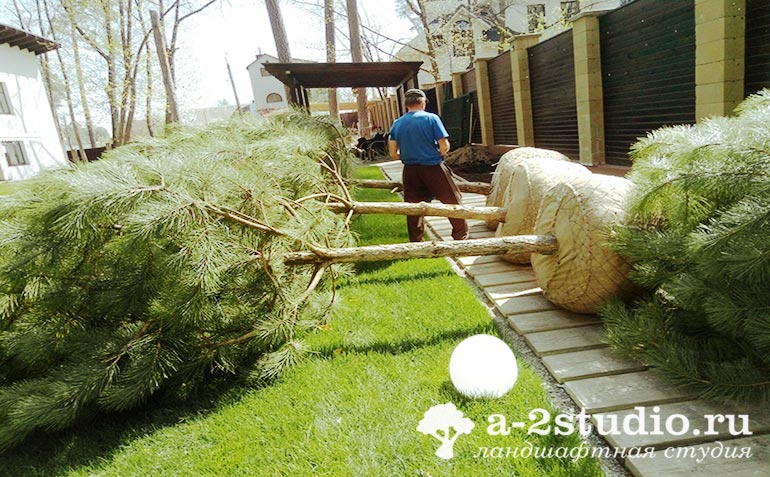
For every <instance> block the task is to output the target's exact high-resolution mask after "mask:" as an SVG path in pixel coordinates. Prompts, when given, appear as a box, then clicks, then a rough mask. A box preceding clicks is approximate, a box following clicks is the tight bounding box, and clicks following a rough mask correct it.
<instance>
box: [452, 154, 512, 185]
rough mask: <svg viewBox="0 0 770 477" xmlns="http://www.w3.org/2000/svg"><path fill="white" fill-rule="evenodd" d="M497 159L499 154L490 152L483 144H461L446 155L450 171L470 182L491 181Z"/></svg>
mask: <svg viewBox="0 0 770 477" xmlns="http://www.w3.org/2000/svg"><path fill="white" fill-rule="evenodd" d="M499 160H500V156H499V155H496V154H492V153H491V152H489V150H487V148H486V147H484V146H463V147H461V148H459V149H457V150H454V151H451V152H450V153H449V154H448V155H447V157H446V163H447V165H448V166H449V167H450V168H451V169H452V172H454V173H455V174H457V175H458V176H460V177H462V178H463V179H465V180H468V181H471V182H492V173H493V172H494V171H495V167H496V166H497V162H498V161H499Z"/></svg>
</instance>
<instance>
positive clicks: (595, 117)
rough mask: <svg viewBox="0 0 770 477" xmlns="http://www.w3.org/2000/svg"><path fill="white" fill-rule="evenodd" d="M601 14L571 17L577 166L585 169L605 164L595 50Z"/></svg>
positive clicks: (599, 66) (599, 63) (598, 61)
mask: <svg viewBox="0 0 770 477" xmlns="http://www.w3.org/2000/svg"><path fill="white" fill-rule="evenodd" d="M602 13H604V12H586V13H582V14H579V15H577V16H575V17H573V18H572V44H573V54H574V57H575V102H576V103H577V120H578V136H579V138H580V163H581V164H585V165H588V166H597V165H600V164H604V163H605V160H604V99H603V96H602V57H601V52H600V49H599V41H600V36H601V35H600V30H599V17H598V15H600V14H602Z"/></svg>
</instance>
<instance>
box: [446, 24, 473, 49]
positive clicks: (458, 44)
mask: <svg viewBox="0 0 770 477" xmlns="http://www.w3.org/2000/svg"><path fill="white" fill-rule="evenodd" d="M452 46H453V47H454V48H453V49H454V53H453V55H454V56H473V55H474V53H475V50H476V49H475V46H476V45H474V44H473V30H472V29H471V22H469V21H468V20H460V21H457V22H455V24H454V28H453V29H452Z"/></svg>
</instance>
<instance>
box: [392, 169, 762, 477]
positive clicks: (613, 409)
mask: <svg viewBox="0 0 770 477" xmlns="http://www.w3.org/2000/svg"><path fill="white" fill-rule="evenodd" d="M380 167H381V169H382V170H383V172H384V173H385V175H386V176H388V177H389V178H390V179H392V180H400V179H401V170H402V165H401V163H400V162H398V161H394V162H387V163H382V164H380ZM485 201H486V197H485V196H483V195H479V194H463V203H464V204H465V205H479V206H483V205H484V204H485ZM425 220H426V224H427V226H428V227H427V228H428V229H429V230H430V231H431V232H432V233H433V235H434V236H435V237H436V238H437V239H441V240H451V226H450V225H449V221H448V220H447V219H446V218H444V217H426V219H425ZM468 225H469V229H470V234H471V238H485V237H492V236H494V233H493V232H492V231H490V230H488V229H487V227H486V225H485V224H484V223H483V222H482V221H479V220H470V221H469V223H468ZM455 261H456V263H457V264H458V266H459V267H460V268H462V269H463V270H464V271H465V273H466V275H467V276H468V277H469V278H470V279H472V280H473V281H474V282H475V283H476V284H477V285H478V286H479V287H480V289H481V290H483V292H484V294H485V295H486V296H487V297H488V298H489V300H490V301H491V302H492V303H493V304H494V306H495V307H496V309H497V311H498V312H499V313H500V314H501V315H503V316H504V317H505V319H506V320H507V322H508V323H509V324H510V326H511V327H512V328H513V329H514V330H515V331H516V332H517V333H518V334H520V335H521V336H523V337H524V339H525V340H526V342H527V344H528V345H529V346H530V348H531V349H532V350H533V351H534V352H535V353H536V354H537V356H539V357H540V358H541V359H542V361H543V364H544V365H545V367H546V369H547V370H548V372H549V373H550V374H551V375H552V376H553V378H554V379H555V380H556V381H557V382H558V383H559V384H560V385H562V386H563V388H564V390H565V391H566V392H567V393H568V394H569V396H570V397H571V398H572V400H573V401H574V402H575V405H576V406H577V407H578V408H584V409H585V411H586V413H587V414H589V415H591V416H592V418H591V419H592V421H593V423H594V424H598V423H604V425H605V426H609V424H610V423H612V422H613V421H612V420H613V419H616V420H617V422H618V423H622V422H623V421H624V419H625V418H627V417H628V416H631V417H628V420H627V422H629V423H631V424H634V425H633V426H632V427H631V429H630V430H631V431H632V432H631V433H627V434H623V433H617V434H616V433H612V434H605V433H602V434H605V435H604V438H605V439H606V440H607V442H608V443H609V444H610V445H611V446H612V447H613V449H623V448H626V449H631V448H634V447H641V448H645V449H646V448H654V449H655V452H654V453H653V454H652V456H649V455H648V456H639V455H638V453H637V454H636V455H634V454H633V453H630V455H632V456H631V457H626V458H625V459H621V462H622V463H623V464H624V465H625V467H626V468H627V469H628V470H629V471H630V472H632V473H633V475H635V476H643V477H669V476H671V477H678V476H688V477H691V476H708V477H715V476H718V475H720V474H721V475H724V476H729V477H736V476H740V477H743V476H757V477H759V476H762V477H765V476H770V435H763V434H768V433H770V412H768V410H767V409H761V408H757V407H754V408H752V407H746V406H738V405H736V406H733V407H732V408H728V407H727V406H724V405H715V404H713V403H710V402H707V401H703V400H698V399H696V398H695V395H694V394H693V393H691V392H689V391H688V390H686V389H682V388H680V387H675V386H673V385H671V384H670V383H668V382H666V381H664V380H663V379H661V378H660V377H659V376H658V375H657V374H656V373H655V372H654V371H652V370H648V369H646V368H645V367H644V366H643V365H641V364H639V363H637V362H634V361H632V360H628V359H625V358H623V357H621V356H619V355H618V354H616V353H615V352H614V351H613V350H612V349H610V348H609V347H608V346H607V345H606V344H605V343H604V342H603V341H602V324H601V321H600V320H599V318H598V317H597V316H595V315H579V314H575V313H571V312H567V311H564V310H561V309H558V308H557V307H556V306H554V305H553V304H551V303H550V302H549V301H548V300H546V299H545V298H544V297H543V294H542V292H541V290H540V288H538V286H537V282H536V280H535V275H534V273H533V271H532V268H531V267H529V266H521V265H513V264H510V263H508V262H505V261H503V260H501V259H500V258H499V257H497V256H485V257H461V258H457V259H455ZM731 414H732V415H735V416H736V418H735V423H734V426H733V428H734V429H735V430H736V431H741V430H742V429H743V421H742V420H741V419H740V418H739V417H738V416H739V415H741V414H747V415H748V419H749V424H748V428H749V430H750V432H753V435H746V434H745V433H741V435H739V436H733V435H732V434H731V433H730V430H731V429H730V427H729V424H730V423H729V421H726V422H721V423H720V422H718V417H717V418H710V419H711V421H712V422H711V425H709V422H708V419H709V418H707V417H706V416H716V415H731ZM636 416H640V417H641V419H636ZM667 422H668V423H669V424H670V426H669V427H670V429H671V430H672V431H674V432H673V433H672V432H665V431H666V427H667V426H666V423H667ZM683 422H688V423H689V429H688V430H686V431H685V432H682V431H683V429H682V423H683ZM658 423H659V424H658ZM639 424H643V425H644V429H645V430H646V433H645V432H637V430H638V429H640V428H639V427H638V425H639ZM656 426H657V427H656ZM606 428H607V427H605V429H606ZM657 429H660V431H661V432H658V431H657ZM745 449H751V451H750V452H751V456H750V457H747V456H746V455H745V454H744V455H743V457H737V456H738V455H741V452H744V451H745Z"/></svg>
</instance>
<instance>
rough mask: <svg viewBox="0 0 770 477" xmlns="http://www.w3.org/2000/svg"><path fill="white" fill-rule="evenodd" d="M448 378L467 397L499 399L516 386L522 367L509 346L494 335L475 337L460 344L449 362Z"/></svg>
mask: <svg viewBox="0 0 770 477" xmlns="http://www.w3.org/2000/svg"><path fill="white" fill-rule="evenodd" d="M449 377H450V378H451V379H452V384H454V386H455V388H456V389H457V391H458V392H459V393H460V394H462V395H463V396H465V397H467V398H472V399H476V398H499V397H502V396H504V395H505V394H506V393H508V391H510V390H511V389H512V388H513V385H514V384H516V380H517V379H518V377H519V368H518V366H517V364H516V356H514V354H513V351H511V348H510V347H509V346H508V344H507V343H506V342H505V341H503V340H501V339H500V338H497V337H495V336H491V335H475V336H471V337H470V338H466V339H464V340H463V341H461V342H460V344H458V345H457V347H456V348H455V350H454V351H453V352H452V357H451V358H450V359H449Z"/></svg>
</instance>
